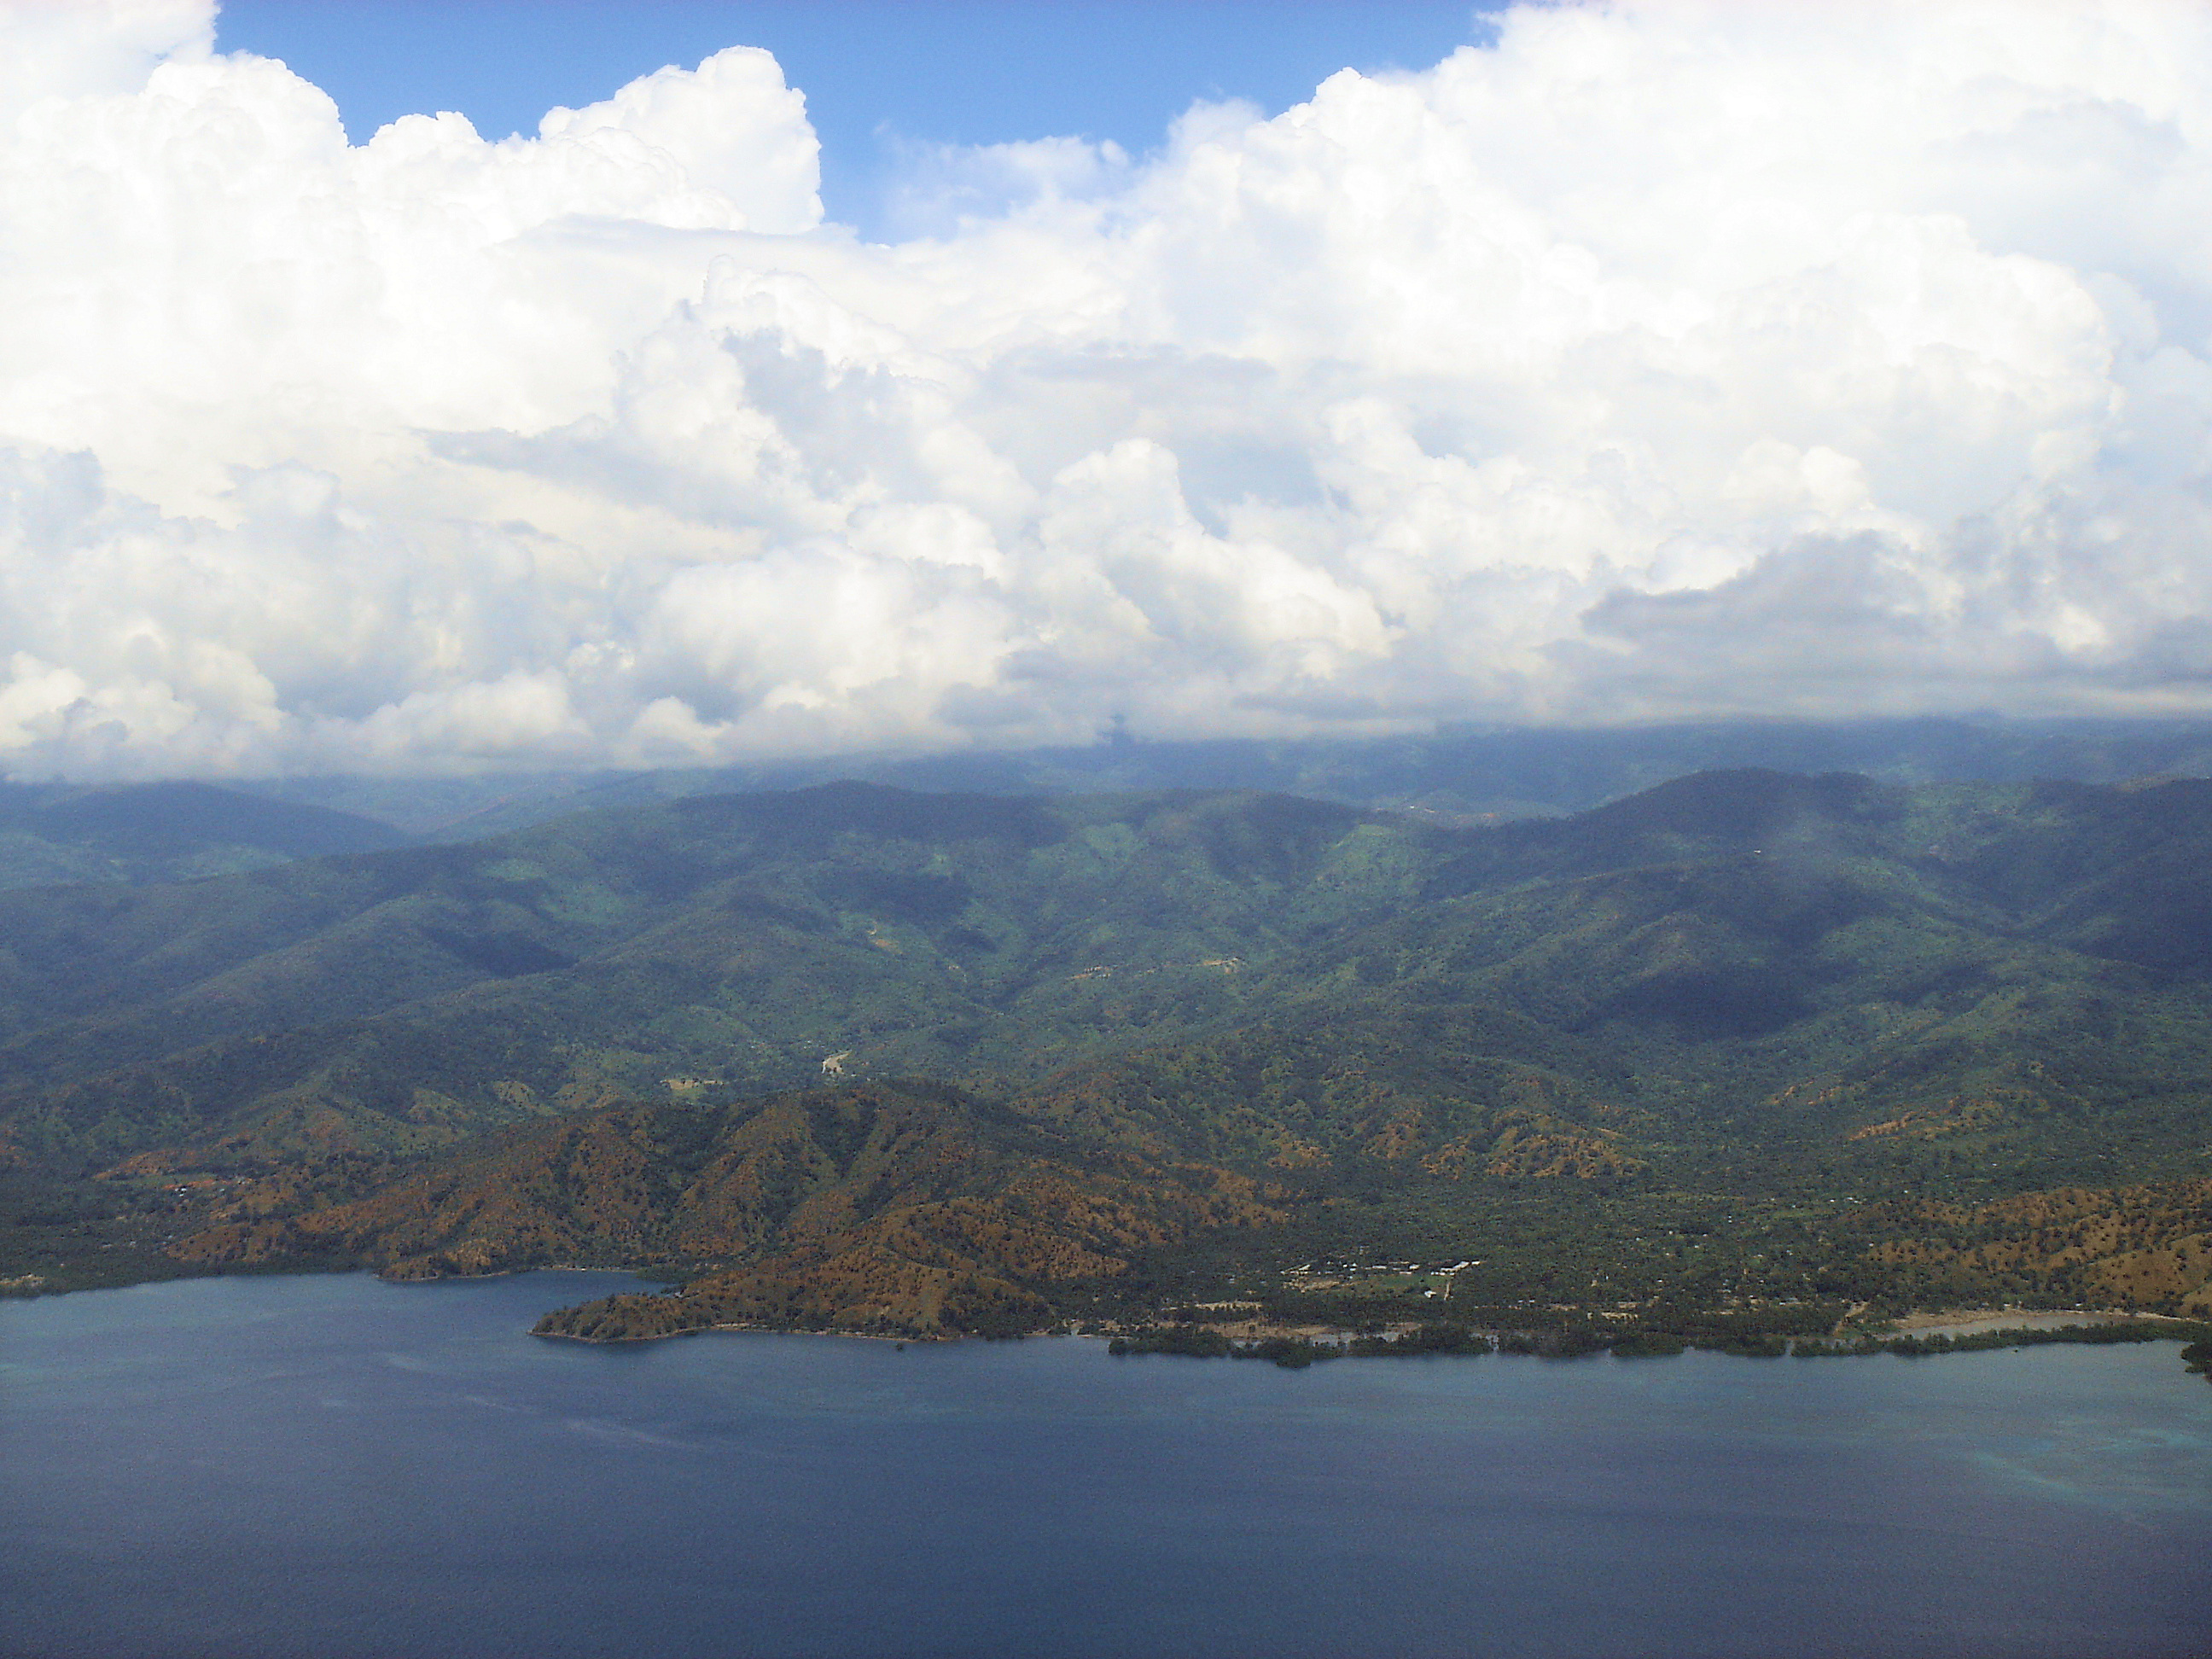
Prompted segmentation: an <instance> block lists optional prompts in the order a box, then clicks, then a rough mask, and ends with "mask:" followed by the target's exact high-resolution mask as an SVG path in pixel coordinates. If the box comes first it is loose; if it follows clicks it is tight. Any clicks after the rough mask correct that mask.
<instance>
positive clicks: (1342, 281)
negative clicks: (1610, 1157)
mask: <svg viewBox="0 0 2212 1659" xmlns="http://www.w3.org/2000/svg"><path fill="white" fill-rule="evenodd" d="M212 26H213V15H212V8H211V7H210V5H208V4H206V3H204V0H106V3H85V4H73V5H70V6H66V7H59V6H54V5H52V4H49V3H46V0H0V319H4V321H0V769H8V770H10V771H13V772H15V773H17V774H19V775H58V774H59V775H84V776H114V775H149V774H179V773H201V774H213V775H220V774H223V773H253V772H270V771H276V770H295V771H347V770H363V769H396V770H406V769H451V768H456V767H470V766H480V765H487V764H528V765H572V764H592V765H599V764H614V765H644V766H650V765H659V764H677V763H703V762H714V761H724V760H738V759H747V758H757V757H770V756H778V755H794V754H823V753H835V752H840V751H848V750H885V749H902V748H954V747H962V746H978V745H980V746H989V747H1002V746H1016V745H1022V744H1041V743H1066V742H1082V741H1085V740H1088V739H1090V738H1092V737H1094V736H1095V735H1097V733H1098V732H1101V731H1102V730H1103V729H1105V728H1107V727H1108V726H1110V725H1112V724H1113V723H1115V722H1117V721H1119V722H1123V723H1125V724H1126V726H1127V729H1129V730H1130V731H1132V732H1137V733H1139V734H1144V735H1157V736H1208V735H1227V734H1310V733H1315V732H1332V731H1340V732H1346V733H1352V732H1377V731H1389V730H1398V729H1406V728H1409V727H1418V726H1422V725H1425V724H1426V723H1428V722H1431V721H1433V720H1438V719H1481V720H1531V721H1572V722H1577V723H1603V722H1609V721H1620V720H1645V719H1653V718H1668V717H1680V716H1690V715H1711V714H1744V713H1760V714H1771V713H1793V714H1807V715H1838V714H1894V713H1904V712H1910V711H1942V710H1959V709H1970V708H2005V709H2010V710H2015V711H2018V712H2033V713H2046V714H2047V713H2064V712H2078V713H2092V712H2093V713H2104V714H2112V713H2152V712H2164V711H2172V712H2183V711H2187V712H2194V713H2205V712H2212V490H2209V489H2208V477H2212V11H2208V10H2207V9H2203V8H2199V7H2197V6H2193V5H2186V4H2182V3H2166V0H2104V3H2092V0H2081V3H2075V0H2046V3H2042V4H2038V5H2035V6H2021V5H2019V4H2017V3H2016V0H1996V3H1986V4H1973V3H1955V4H1954V3H1925V0H1914V3H1900V4H1896V5H1888V4H1884V3H1880V0H1875V3H1869V4H1864V5H1855V6H1851V7H1848V8H1843V7H1824V6H1812V5H1806V6H1781V5H1758V6H1753V5H1746V4H1741V3H1725V0H1721V3H1698V0H1680V3H1675V0H1650V3H1617V4H1590V5H1563V6H1558V7H1543V8H1527V9H1518V10H1515V11H1513V12H1510V13H1508V14H1506V15H1504V16H1503V17H1502V18H1501V19H1499V21H1498V34H1497V39H1496V40H1495V42H1494V44H1492V45H1490V46H1484V47H1481V48H1474V47H1470V48H1468V49H1466V50H1463V51H1462V52H1458V53H1457V54H1455V56H1454V57H1452V58H1449V59H1448V60H1447V61H1445V62H1444V63H1443V64H1438V65H1437V66H1436V67H1435V68H1434V69H1432V70H1428V71H1426V72H1425V73H1421V74H1416V75H1408V76H1399V77H1389V78H1379V79H1377V78H1363V77H1362V76H1358V75H1355V74H1352V73H1350V72H1348V71H1347V72H1346V73H1344V74H1341V75H1339V76H1335V77H1334V78H1333V79H1331V80H1330V81H1328V82H1326V83H1325V84H1324V85H1323V86H1322V87H1321V88H1319V89H1318V90H1317V91H1316V94H1315V95H1314V97H1313V99H1312V100H1311V101H1310V102H1309V103H1307V104H1304V105H1302V106H1298V107H1297V108H1295V109H1292V110H1291V111H1289V112H1286V113H1285V114H1283V115H1281V116H1279V117H1278V118H1274V119H1272V120H1269V119H1263V118H1261V116H1260V115H1259V113H1258V112H1255V111H1253V110H1251V109H1249V108H1246V107H1241V106H1218V107H1206V106H1201V107H1199V108H1195V109H1194V110H1193V111H1192V112H1190V114H1189V115H1188V117H1187V118H1185V119H1184V120H1183V121H1182V124H1181V125H1179V126H1178V128H1177V129H1176V132H1175V134H1174V135H1173V137H1172V139H1171V141H1170V143H1168V144H1167V145H1166V146H1165V148H1164V149H1163V150H1162V151H1161V152H1160V153H1159V154H1158V155H1152V156H1149V157H1144V158H1134V159H1133V158H1131V157H1129V156H1127V155H1123V154H1122V153H1121V152H1120V151H1119V150H1117V149H1113V148H1112V147H1110V146H1108V147H1103V148H1099V147H1091V146H1089V145H1085V144H1084V143H1080V142H1079V141H1076V140H1072V139H1064V138H1051V137H1040V139H1039V140H1038V141H1037V142H1036V143H1032V144H1024V145H1013V146H1000V147H994V148H993V149H988V150H984V151H975V152H961V153H951V154H945V153H938V154H933V155H928V156H927V157H922V158H919V159H918V161H917V165H916V167H915V170H914V173H913V176H912V179H910V181H909V188H908V191H907V194H906V196H905V197H904V198H903V199H902V202H901V204H900V219H899V222H901V223H902V224H903V225H905V226H907V227H908V228H909V230H910V233H911V234H910V235H908V239H907V240H901V241H898V242H896V243H891V244H884V245H872V244H866V243H863V242H862V241H860V240H858V239H857V238H856V237H855V236H854V234H852V233H851V232H850V231H849V230H847V229H845V228H841V227H837V226H835V225H828V224H824V223H823V222H822V215H821V210H820V205H819V202H818V199H817V194H816V185H817V167H816V149H815V143H814V137H813V134H812V132H811V129H810V128H809V127H808V125H807V124H806V118H805V104H804V100H803V97H802V96H801V94H800V93H799V92H798V91H796V90H793V89H792V88H788V87H787V85H786V84H785V82H784V79H783V76H782V74H781V70H779V68H778V66H777V65H776V64H775V61H774V59H772V58H769V56H768V55H767V54H765V53H763V52H757V51H752V50H749V49H746V48H744V47H733V48H732V49H731V50H729V51H727V52H722V53H720V55H718V56H716V57H714V58H710V59H708V61H707V62H706V63H704V64H701V65H699V66H698V67H697V68H696V69H695V70H680V69H671V70H662V71H661V72H659V74H656V75H654V76H648V77H647V78H646V79H644V80H642V81H640V82H635V83H634V84H633V85H631V86H629V87H627V88H624V89H623V91H622V92H621V93H619V94H617V96H616V97H614V98H613V99H611V100H608V101H607V102H605V103H603V104H599V105H594V106H592V107H590V108H588V109H584V110H556V111H554V112H551V113H550V114H549V115H548V116H547V117H546V118H545V120H544V125H543V126H542V128H541V130H540V132H539V134H538V137H535V138H527V139H525V138H514V139H508V140H506V141H504V142H501V143H486V142H485V141H483V139H482V138H480V137H478V136H477V134H476V133H475V132H474V131H472V130H471V128H470V127H469V125H468V124H467V123H466V122H465V121H464V120H463V119H461V118H459V117H457V116H453V115H441V116H438V117H436V118H429V117H410V118H407V119H405V120H402V121H399V122H398V123H395V124H394V125H392V126H389V127H386V128H385V129H384V130H383V131H380V132H379V133H377V134H376V135H375V137H374V138H373V139H372V140H371V141H370V142H369V143H366V144H363V145H361V146H358V147H349V146H348V144H347V143H346V141H345V137H344V135H343V130H342V129H341V127H340V125H339V120H338V115H337V110H336V109H335V107H334V106H332V105H331V102H330V100H328V99H327V98H326V97H325V95H324V94H322V93H320V92H319V91H318V90H317V89H316V88H313V86H310V85H308V84H307V83H306V82H302V81H301V80H300V79H298V78H297V77H295V76H293V75H292V74H291V73H290V72H289V71H288V70H286V69H285V68H283V66H282V65H281V64H276V63H272V62H270V61H267V60H263V59H258V58H251V57H247V56H244V55H231V56H222V55H218V54H216V52H214V51H213V49H212V46H211V41H212Z"/></svg>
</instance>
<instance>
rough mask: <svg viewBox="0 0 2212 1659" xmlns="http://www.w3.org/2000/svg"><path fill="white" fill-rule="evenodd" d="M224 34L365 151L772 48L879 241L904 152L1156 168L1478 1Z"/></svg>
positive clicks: (242, 6)
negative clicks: (387, 133)
mask: <svg viewBox="0 0 2212 1659" xmlns="http://www.w3.org/2000/svg"><path fill="white" fill-rule="evenodd" d="M218 29H219V33H218V43H219V44H220V45H221V46H222V47H223V48H224V49H226V50H230V51H239V50H244V51H249V52H257V53H259V54H260V55H262V56H264V57H268V58H281V59H283V61H284V62H285V63H286V64H289V65H290V66H291V68H292V69H293V70H295V71H296V72H297V73H298V74H300V75H301V76H304V77H306V78H307V80H310V81H313V82H315V84H316V85H318V86H319V87H321V88H323V89H324V90H325V92H327V93H329V94H331V97H332V98H334V99H336V100H337V105H338V107H339V109H340V111H341V112H343V115H344V117H345V120H346V125H347V128H348V130H349V132H350V133H351V134H352V136H353V137H354V139H355V141H356V143H358V142H360V141H361V140H362V139H365V138H367V137H368V136H369V135H370V134H371V133H372V132H374V131H375V130H376V129H377V128H378V127H379V126H381V125H383V124H384V123H386V122H387V121H390V120H392V119H393V118H395V117H398V116H401V115H406V114H410V113H416V112H435V111H438V110H447V109H451V110H458V111H459V112H461V113H462V114H464V115H466V116H467V117H468V118H470V120H471V122H472V123H474V124H475V125H476V127H477V131H480V132H482V133H483V134H484V135H485V136H486V137H505V136H506V135H507V134H508V133H510V132H514V131H524V132H534V131H536V130H537V125H538V117H539V116H541V115H542V114H544V112H545V111H546V110H547V109H549V108H550V107H552V106H555V105H561V104H565V105H568V106H572V107H574V106H581V105H584V104H586V103H590V102H593V101H595V100H599V99H602V98H605V97H606V96H607V95H608V94H611V93H612V92H613V91H615V90H616V89H617V88H618V87H620V86H622V85H623V83H624V82H628V81H629V80H631V79H634V78H635V76H640V75H643V74H647V73H649V72H650V71H652V70H655V69H658V68H659V67H661V66H662V65H663V64H679V65H683V66H685V67H689V66H690V65H691V64H696V63H697V62H698V61H699V60H700V59H701V58H704V57H706V56H708V54H709V53H711V52H717V51H719V50H720V49H721V48H722V47H724V46H764V47H766V48H768V49H769V51H771V52H774V53H775V56H776V58H777V59H778V60H779V61H780V62H781V64H783V66H784V73H785V75H786V76H787V79H788V80H789V81H790V82H792V84H793V85H795V86H797V87H799V88H803V89H804V90H805V93H806V95H807V106H808V112H809V114H810V115H811V118H812V120H813V123H814V127H815V130H816V131H817V133H818V134H819V135H820V136H821V138H822V144H823V197H824V205H825V206H826V207H827V209H828V210H829V216H831V217H832V218H835V219H840V220H842V221H844V222H848V223H857V224H860V225H861V226H862V227H863V228H870V227H872V225H873V224H874V222H875V221H876V219H877V216H878V207H879V205H880V203H881V201H882V197H883V191H884V181H885V179H886V177H887V175H888V174H889V173H891V172H892V171H894V170H895V169H896V167H897V165H898V157H899V154H900V150H901V148H902V141H903V143H906V144H909V145H910V144H912V143H924V144H928V143H957V144H988V143H1005V142H1007V141H1009V140H1014V139H1023V138H1039V137H1048V136H1063V135H1079V136H1081V137H1089V138H1096V139H1112V140H1113V141H1115V143H1119V144H1121V146H1122V147H1123V148H1124V149H1127V150H1128V151H1130V152H1131V153H1132V154H1140V153H1142V152H1143V151H1145V150H1146V149H1151V148H1152V147H1153V146H1155V145H1157V144H1158V143H1159V142H1160V140H1161V138H1162V137H1163V136H1164V133H1165V131H1166V129H1167V126H1168V124H1169V123H1170V121H1172V120H1173V119H1174V118H1176V116H1177V115H1179V114H1181V113H1182V112H1183V111H1184V110H1185V109H1187V108H1188V107H1189V106H1190V104H1191V103H1192V102H1193V101H1194V100H1198V99H1209V100H1218V99H1224V98H1242V99H1247V100H1250V101H1252V102H1254V103H1256V104H1259V105H1261V106H1262V107H1264V108H1265V109H1266V110H1267V112H1269V113H1270V114H1273V113H1277V112H1280V111H1282V110H1284V109H1285V108H1288V107H1289V106H1291V105H1292V104H1295V103H1298V102H1301V101H1303V100H1304V99H1305V98H1306V96H1307V95H1308V94H1310V93H1311V92H1312V90H1313V88H1315V87H1316V85H1317V84H1318V83H1319V82H1321V81H1322V80H1323V79H1325V78H1326V77H1327V76H1329V75H1331V74H1333V73H1334V72H1335V71H1336V70H1340V69H1344V68H1346V67H1350V68H1354V69H1359V70H1375V69H1389V68H1411V69H1425V68H1427V67H1429V66H1430V65H1431V64H1434V63H1436V62H1437V60H1438V59H1439V58H1443V57H1444V56H1446V55H1447V54H1448V53H1449V52H1451V51H1452V50H1453V49H1454V48H1455V46H1460V45H1462V44H1464V43H1466V42H1468V41H1469V40H1474V39H1477V38H1479V34H1480V30H1481V22H1480V14H1479V12H1478V10H1477V9H1476V8H1475V7H1474V6H1473V5H1471V4H1469V3H1467V0H1442V3H1440V0H1334V3H1327V0H1055V3H1051V4H1021V3H1014V0H812V3H805V0H750V3H732V0H626V3H604V0H227V3H225V4H224V6H223V8H222V18H221V21H220V23H219V25H218Z"/></svg>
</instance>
